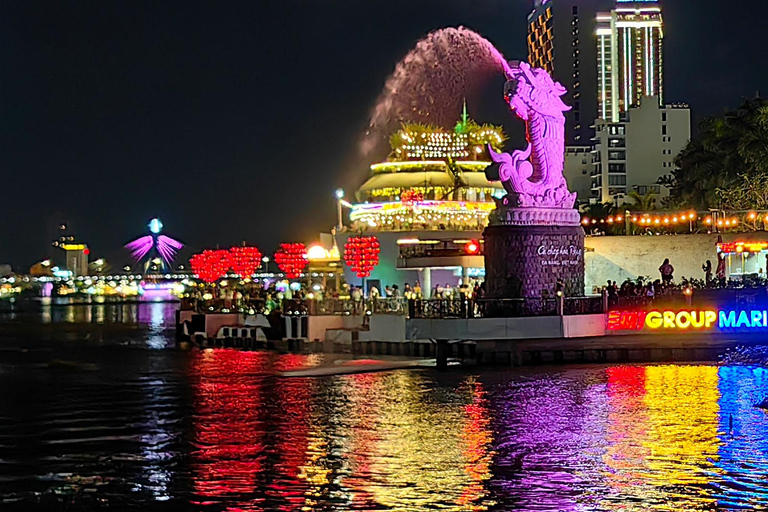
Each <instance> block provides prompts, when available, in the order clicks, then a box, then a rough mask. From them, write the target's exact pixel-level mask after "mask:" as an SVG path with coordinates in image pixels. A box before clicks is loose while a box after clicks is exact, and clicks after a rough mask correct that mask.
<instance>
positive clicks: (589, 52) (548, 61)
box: [528, 0, 614, 146]
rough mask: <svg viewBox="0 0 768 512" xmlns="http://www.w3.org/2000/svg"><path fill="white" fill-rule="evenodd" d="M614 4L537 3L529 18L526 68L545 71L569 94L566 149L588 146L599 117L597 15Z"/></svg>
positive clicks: (603, 0)
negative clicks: (567, 146) (573, 146)
mask: <svg viewBox="0 0 768 512" xmlns="http://www.w3.org/2000/svg"><path fill="white" fill-rule="evenodd" d="M613 4H614V2H613V1H611V0H534V9H533V11H532V12H531V13H530V14H529V15H528V63H529V64H531V66H533V67H537V68H543V69H546V70H547V71H548V72H549V73H550V74H551V75H552V78H554V79H555V80H556V81H558V82H560V83H561V84H562V85H563V86H565V88H566V89H568V93H567V95H566V96H565V97H564V98H563V100H564V101H565V103H566V104H567V105H570V106H571V107H572V108H571V110H570V111H569V112H566V114H565V141H566V145H569V146H572V145H586V144H589V140H590V139H591V137H592V132H591V128H590V126H591V125H592V123H593V121H594V120H595V119H596V118H597V117H598V115H597V101H596V99H597V97H598V95H597V54H596V50H597V45H596V44H595V39H594V38H595V27H596V25H595V23H596V15H597V12H598V11H601V10H606V9H610V8H611V6H612V5H613Z"/></svg>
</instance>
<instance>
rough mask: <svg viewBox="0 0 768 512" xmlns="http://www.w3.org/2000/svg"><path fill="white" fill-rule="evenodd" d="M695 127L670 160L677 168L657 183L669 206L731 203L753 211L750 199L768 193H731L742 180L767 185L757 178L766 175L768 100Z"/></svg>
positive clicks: (748, 103) (751, 102)
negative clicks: (663, 189)
mask: <svg viewBox="0 0 768 512" xmlns="http://www.w3.org/2000/svg"><path fill="white" fill-rule="evenodd" d="M699 129H700V133H699V135H697V136H696V137H694V138H692V139H691V141H690V142H689V143H688V145H687V146H686V147H685V148H684V149H683V151H681V152H680V154H679V155H678V156H677V158H676V159H675V164H676V165H677V167H678V168H677V169H675V170H674V171H673V172H672V174H671V175H669V176H665V177H664V178H662V180H661V182H662V183H663V184H665V185H667V186H668V187H669V188H670V200H671V202H672V203H673V205H676V206H682V207H686V208H688V207H694V208H697V209H706V208H736V207H735V206H732V205H731V202H735V203H738V204H740V205H743V206H741V207H739V208H757V207H758V206H757V205H756V204H749V201H750V200H757V199H759V198H760V197H761V196H765V195H766V193H767V192H768V190H763V191H762V192H758V193H756V194H743V193H737V192H736V191H735V190H736V189H737V188H740V187H741V188H743V187H744V184H745V183H746V181H745V177H747V178H748V181H749V182H750V183H751V184H752V185H759V186H762V187H765V186H766V185H768V181H766V180H765V179H761V178H759V176H760V175H764V174H766V173H768V101H766V100H764V99H762V98H752V99H749V100H746V101H745V102H744V103H743V104H742V105H741V106H740V107H739V108H737V109H735V110H731V111H728V112H726V113H725V115H724V116H722V117H710V118H707V119H705V120H704V121H702V123H701V124H700V126H699ZM731 190H734V192H733V193H731V192H730V191H731Z"/></svg>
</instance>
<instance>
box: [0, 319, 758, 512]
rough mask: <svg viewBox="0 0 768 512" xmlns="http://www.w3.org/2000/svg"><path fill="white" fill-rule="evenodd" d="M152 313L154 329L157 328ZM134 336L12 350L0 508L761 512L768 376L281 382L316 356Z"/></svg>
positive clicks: (385, 377) (692, 371) (593, 370)
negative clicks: (87, 366) (82, 367)
mask: <svg viewBox="0 0 768 512" xmlns="http://www.w3.org/2000/svg"><path fill="white" fill-rule="evenodd" d="M143 314H144V313H143ZM146 315H147V316H146V317H142V318H144V319H145V321H146V322H147V325H149V326H153V325H154V326H155V327H157V328H158V329H162V325H164V323H165V322H166V321H167V316H165V313H164V312H163V310H155V311H154V312H153V311H152V310H148V311H147V312H146ZM160 332H161V331H158V333H160ZM157 335H158V336H159V337H162V336H163V335H162V334H157ZM142 336H144V337H143V338H141V340H134V342H133V343H132V344H130V345H128V346H123V345H119V346H112V347H109V346H101V345H100V346H98V347H80V348H78V349H77V350H78V351H79V352H76V353H74V352H72V350H73V349H72V347H71V345H66V349H67V357H68V358H72V359H76V358H77V357H81V358H82V360H84V361H93V362H94V364H95V365H96V367H97V368H98V370H94V371H90V370H88V371H78V370H72V369H67V370H61V369H52V368H49V367H47V366H45V365H41V364H39V363H37V362H34V361H33V360H30V358H31V357H43V356H42V355H36V354H38V353H37V352H29V353H26V354H23V353H21V352H19V353H17V352H13V353H9V354H14V355H13V357H15V358H16V359H14V360H13V365H17V366H18V368H19V369H11V370H7V369H5V367H3V368H4V369H3V371H1V372H0V386H1V387H2V389H24V390H25V392H24V393H23V396H22V395H21V394H18V393H2V394H0V418H2V421H0V461H2V463H0V508H2V509H6V508H9V507H10V508H9V509H11V510H24V511H27V510H58V509H61V508H62V506H64V505H63V504H64V503H66V506H68V507H69V508H71V509H81V508H88V507H90V508H92V509H97V508H100V507H101V508H103V507H107V506H109V507H110V508H113V509H115V510H127V509H136V508H147V507H149V508H151V509H152V510H179V509H192V510H198V509H206V510H213V511H219V510H283V511H298V510H302V511H304V510H306V511H309V510H334V511H335V510H339V511H342V510H348V511H351V510H398V511H418V510H429V509H440V510H449V511H460V510H493V511H509V510H516V511H517V510H520V511H527V510H574V511H593V510H596V511H612V510H616V511H618V510H622V511H627V510H638V511H640V510H670V511H671V510H713V509H735V508H741V509H761V508H762V509H765V508H766V507H768V484H767V483H766V482H768V415H767V414H766V413H765V412H764V411H761V410H759V409H755V408H754V407H753V404H754V403H755V402H758V401H759V400H761V399H762V398H763V397H764V396H765V395H767V394H768V371H766V370H762V369H753V368H743V367H742V368H718V367H715V366H700V365H691V366H686V365H670V366H625V367H621V366H616V367H574V368H555V369H545V368H542V369H529V370H526V371H522V372H515V373H513V372H511V371H506V372H483V373H481V374H478V375H471V374H462V373H458V372H449V373H447V374H438V373H434V372H430V371H396V372H384V373H371V374H360V375H349V376H339V377H330V378H318V379H296V378H289V379H287V378H281V377H278V376H277V375H276V373H275V372H276V371H279V370H287V369H291V368H295V367H297V366H302V365H306V364H319V363H321V362H322V361H323V356H322V355H319V356H318V355H314V356H304V355H278V354H274V353H268V352H246V351H238V350H231V349H216V350H210V349H209V350H193V351H190V352H180V351H178V350H146V349H144V348H145V347H146V344H147V341H146V340H147V338H146V337H147V336H148V335H147V334H146V333H143V334H142ZM166 336H167V335H166ZM158 339H160V338H158ZM168 341H169V340H168V339H166V344H167V343H168ZM39 354H44V353H43V352H40V353H39ZM56 357H60V356H59V355H58V354H57V356H56ZM27 361H29V362H27ZM25 365H26V366H25ZM731 418H732V419H733V420H732V422H731ZM731 424H732V425H731ZM62 496H66V499H63V498H61V497H62ZM52 504H53V505H52ZM54 505H55V506H54Z"/></svg>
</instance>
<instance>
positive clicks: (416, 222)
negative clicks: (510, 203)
mask: <svg viewBox="0 0 768 512" xmlns="http://www.w3.org/2000/svg"><path fill="white" fill-rule="evenodd" d="M504 141H505V136H504V133H503V132H502V129H501V128H500V127H498V126H492V125H482V126H481V125H478V124H477V123H475V122H474V121H472V120H471V119H469V118H468V116H467V112H466V107H465V108H464V112H463V115H462V119H461V121H459V122H458V123H457V124H456V126H455V128H454V129H453V130H451V129H445V128H440V127H435V126H428V125H423V124H403V126H402V128H401V129H400V130H398V131H397V132H396V133H394V134H393V135H392V137H391V138H390V145H391V147H392V152H391V153H390V155H389V158H388V159H387V161H386V162H382V163H376V164H373V165H371V175H370V177H369V178H368V180H367V181H366V182H365V183H364V184H363V185H362V186H361V187H360V189H359V190H358V192H357V198H358V200H359V202H358V204H355V205H354V206H353V208H352V211H351V213H350V220H351V222H352V227H353V229H355V230H364V231H368V230H375V231H414V230H416V231H420V230H450V231H466V230H469V231H481V230H482V229H483V228H484V227H485V225H486V224H487V222H488V215H489V213H490V212H491V211H492V210H493V208H494V201H493V197H494V196H497V197H500V196H501V195H503V194H504V189H503V187H502V185H501V184H500V183H498V182H496V183H489V182H488V180H487V179H486V177H485V174H484V170H485V168H486V167H488V166H489V165H490V164H491V159H490V156H489V154H488V150H487V147H488V145H490V146H491V147H493V148H494V149H495V150H496V151H500V149H501V147H502V145H503V143H504Z"/></svg>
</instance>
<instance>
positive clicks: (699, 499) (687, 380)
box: [604, 366, 720, 510]
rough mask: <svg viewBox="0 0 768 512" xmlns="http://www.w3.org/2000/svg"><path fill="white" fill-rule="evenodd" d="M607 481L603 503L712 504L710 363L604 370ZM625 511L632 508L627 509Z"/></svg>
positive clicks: (714, 411) (714, 379) (713, 387)
mask: <svg viewBox="0 0 768 512" xmlns="http://www.w3.org/2000/svg"><path fill="white" fill-rule="evenodd" d="M607 373H608V386H609V387H608V396H609V397H610V405H611V413H610V415H609V421H610V422H609V440H610V441H611V442H610V444H609V445H608V453H607V456H606V458H605V462H606V464H607V465H608V468H609V475H610V478H609V482H610V483H611V486H612V487H613V490H614V492H612V493H611V494H610V495H608V496H606V497H605V499H604V506H617V505H618V504H619V503H624V502H626V501H630V502H633V503H637V506H636V508H635V510H645V509H647V508H648V507H653V508H654V509H655V510H681V509H683V510H699V509H710V508H712V506H713V505H714V504H715V502H716V499H715V497H714V494H713V489H712V487H711V486H710V485H709V484H710V482H711V481H712V480H713V476H716V474H715V472H714V469H715V464H714V461H715V459H717V452H718V445H719V439H718V418H719V407H718V400H719V398H720V394H719V392H718V387H717V385H718V373H717V368H716V367H713V366H649V367H619V368H609V369H608V370H607ZM630 509H631V508H630Z"/></svg>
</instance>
